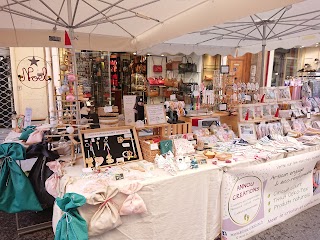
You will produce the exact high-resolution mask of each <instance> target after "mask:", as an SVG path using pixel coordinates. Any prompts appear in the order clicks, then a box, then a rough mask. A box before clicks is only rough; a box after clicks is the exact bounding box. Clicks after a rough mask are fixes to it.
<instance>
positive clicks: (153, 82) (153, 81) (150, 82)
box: [148, 77, 159, 85]
mask: <svg viewBox="0 0 320 240" xmlns="http://www.w3.org/2000/svg"><path fill="white" fill-rule="evenodd" d="M148 82H149V84H150V85H158V84H159V83H158V79H157V78H152V77H149V78H148Z"/></svg>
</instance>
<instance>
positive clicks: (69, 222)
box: [54, 193, 89, 240]
mask: <svg viewBox="0 0 320 240" xmlns="http://www.w3.org/2000/svg"><path fill="white" fill-rule="evenodd" d="M56 202H57V205H58V206H59V208H60V209H61V210H62V211H63V212H64V213H63V215H62V217H61V219H60V220H59V222H58V224H57V228H56V234H55V236H54V239H55V240H88V239H89V237H88V227H87V222H86V220H84V219H83V217H81V215H80V214H79V212H78V209H77V208H78V207H81V206H82V205H84V204H85V203H86V198H85V197H84V196H82V195H80V194H77V193H66V194H65V195H64V196H63V198H57V200H56Z"/></svg>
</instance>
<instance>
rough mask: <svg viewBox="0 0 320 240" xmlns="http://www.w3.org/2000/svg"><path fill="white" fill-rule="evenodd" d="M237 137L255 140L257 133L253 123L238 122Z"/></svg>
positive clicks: (250, 140) (249, 140)
mask: <svg viewBox="0 0 320 240" xmlns="http://www.w3.org/2000/svg"><path fill="white" fill-rule="evenodd" d="M238 131H239V137H240V138H242V139H244V140H246V141H248V142H254V141H256V140H257V133H256V128H255V124H254V123H238Z"/></svg>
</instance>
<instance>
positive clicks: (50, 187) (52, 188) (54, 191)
mask: <svg viewBox="0 0 320 240" xmlns="http://www.w3.org/2000/svg"><path fill="white" fill-rule="evenodd" d="M46 165H47V166H48V167H49V169H50V170H51V171H52V172H53V174H52V175H51V176H50V177H49V178H48V179H47V180H46V182H45V187H46V190H47V192H48V193H49V194H50V195H52V196H53V197H55V198H57V197H58V196H59V192H58V189H59V185H60V176H61V175H62V173H61V164H60V163H59V162H58V161H52V162H48V163H46Z"/></svg>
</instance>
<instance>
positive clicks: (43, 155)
mask: <svg viewBox="0 0 320 240" xmlns="http://www.w3.org/2000/svg"><path fill="white" fill-rule="evenodd" d="M27 157H37V158H38V159H37V161H36V162H35V164H34V165H33V167H32V168H31V171H30V173H29V176H28V178H29V180H30V182H31V184H32V186H33V189H34V191H35V193H36V195H37V197H38V199H39V202H40V203H41V206H42V208H44V209H46V208H49V207H52V206H53V203H54V200H55V199H54V197H52V196H51V195H50V194H49V193H48V192H47V190H46V188H45V182H46V180H47V179H48V178H49V177H50V176H51V175H52V173H53V172H52V171H51V170H50V169H49V168H48V167H47V165H46V164H47V163H48V162H51V161H54V160H56V159H58V158H59V157H60V156H59V154H58V153H56V152H55V151H50V150H48V146H47V144H46V143H39V144H35V145H31V146H30V147H29V148H28V149H27Z"/></svg>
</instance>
